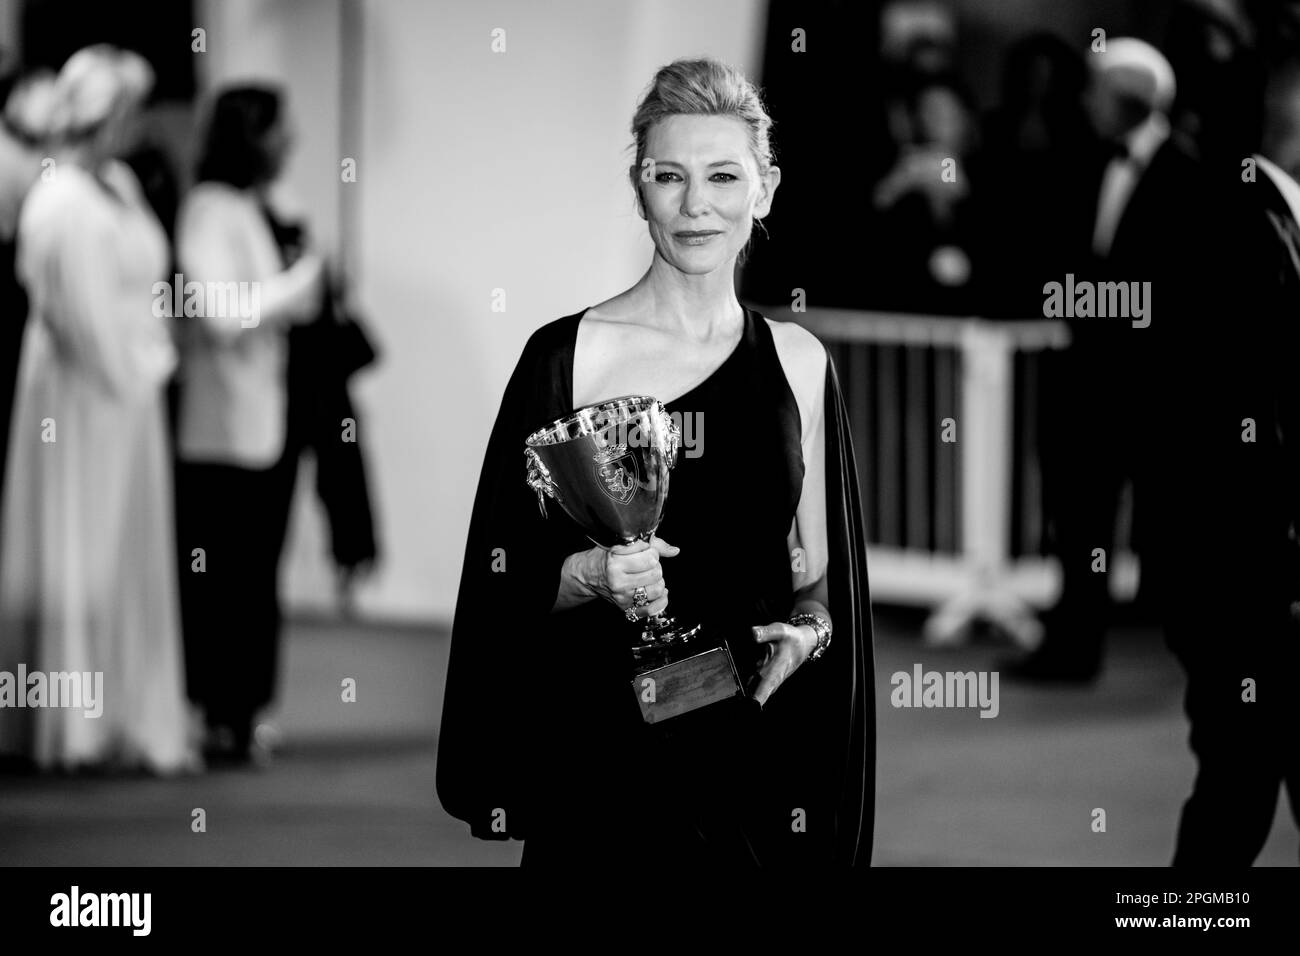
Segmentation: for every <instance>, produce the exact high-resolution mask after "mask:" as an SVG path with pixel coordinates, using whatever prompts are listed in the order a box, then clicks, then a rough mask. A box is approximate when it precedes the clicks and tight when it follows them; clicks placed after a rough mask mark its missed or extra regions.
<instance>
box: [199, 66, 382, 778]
mask: <svg viewBox="0 0 1300 956" xmlns="http://www.w3.org/2000/svg"><path fill="white" fill-rule="evenodd" d="M289 144H290V136H289V131H288V125H287V123H286V120H285V116H284V109H283V107H282V105H281V99H280V96H279V94H278V93H277V92H276V91H275V90H272V89H267V88H264V87H257V86H241V87H233V88H230V89H227V90H225V91H223V92H222V93H221V94H220V95H219V96H218V97H217V98H216V100H215V102H214V103H213V106H212V112H211V115H210V118H209V121H208V124H207V129H206V135H205V137H204V142H203V146H202V149H201V153H200V159H199V166H198V177H197V178H198V184H197V185H196V186H195V187H194V189H193V190H191V191H190V193H189V194H188V195H187V196H186V197H185V200H184V202H183V203H182V206H181V209H180V213H179V215H178V217H177V260H178V262H179V265H180V269H181V272H182V274H183V275H184V277H185V280H186V283H187V284H188V283H190V282H198V283H200V284H201V285H202V286H203V287H206V286H207V284H214V285H215V284H220V285H227V284H229V283H246V284H247V285H246V286H245V287H246V288H248V289H249V290H252V289H254V288H255V289H256V290H257V296H256V297H253V296H251V295H249V296H247V297H245V298H241V300H240V302H241V307H240V308H238V309H236V308H233V307H228V308H226V309H224V310H221V309H217V310H213V313H212V314H210V313H208V311H207V310H206V309H204V310H202V314H199V315H196V316H193V317H190V318H187V319H185V323H186V326H185V333H186V334H185V335H184V337H183V342H184V346H183V349H182V358H181V372H182V376H181V377H182V381H181V389H180V416H179V417H180V422H179V435H178V439H177V454H178V457H179V459H180V463H179V467H178V471H177V474H178V489H177V500H178V505H179V532H180V533H179V536H178V541H179V549H180V561H181V585H182V591H181V594H182V602H181V607H182V611H183V615H184V623H185V647H186V660H187V665H188V666H187V678H188V687H189V694H190V698H191V699H192V700H193V701H194V702H195V703H196V704H198V705H199V706H200V707H202V708H203V711H204V718H205V721H206V723H207V728H208V739H207V746H206V750H207V753H208V755H209V757H210V758H213V759H215V760H218V761H223V762H225V761H230V762H235V763H243V762H247V761H249V760H252V759H262V758H264V757H265V756H266V753H265V748H263V747H262V746H261V745H260V744H259V743H258V742H257V741H255V740H254V735H253V726H254V719H255V717H256V715H257V713H258V711H259V710H261V709H262V708H263V707H265V706H266V705H267V704H269V703H270V701H271V699H272V698H273V696H274V690H275V682H276V671H277V657H278V644H279V634H280V605H279V595H278V583H277V581H278V570H279V564H280V555H281V552H282V551H283V549H284V540H285V532H286V528H287V525H288V520H289V510H290V504H291V502H292V496H293V489H294V479H295V476H296V474H297V462H298V457H299V455H300V454H301V452H302V449H303V447H304V445H306V444H314V445H315V447H316V451H317V455H316V457H317V487H318V489H320V490H321V492H322V497H323V498H324V499H325V503H326V506H327V509H328V511H329V513H330V516H331V525H332V528H333V531H334V553H335V558H336V560H337V561H338V562H339V563H340V564H341V565H342V566H344V567H347V568H355V567H357V566H358V565H362V564H364V563H366V562H368V561H370V560H371V559H373V558H374V553H375V550H374V540H373V536H372V530H371V523H370V506H369V500H368V497H367V495H366V488H365V483H364V478H363V476H362V474H361V466H360V452H359V451H358V447H357V445H356V443H355V442H347V441H344V440H341V439H340V435H341V432H342V425H341V424H340V423H341V422H343V421H344V420H345V419H348V418H352V417H354V413H353V412H352V411H351V408H350V405H349V404H348V401H347V394H346V377H347V375H348V374H350V372H351V371H353V370H354V369H355V364H354V365H352V366H348V367H346V368H344V367H342V365H343V363H342V360H341V359H340V357H339V356H338V355H337V354H334V351H333V346H334V345H335V344H336V342H337V337H336V336H335V335H333V334H332V333H331V329H333V328H336V327H337V326H338V323H337V322H335V321H334V316H333V314H332V313H330V312H329V311H328V309H327V304H328V300H327V297H326V295H325V273H324V266H323V263H322V260H321V259H320V257H319V256H317V255H315V254H314V253H311V252H309V251H306V250H304V249H302V248H301V233H300V231H299V230H297V229H293V228H290V227H286V226H284V225H283V224H281V223H280V222H279V220H278V219H276V217H275V216H274V215H273V213H272V212H271V210H270V205H269V201H268V196H267V193H268V190H269V188H270V186H271V184H272V183H273V182H274V181H275V179H276V177H277V176H278V175H279V173H280V170H281V169H282V167H283V165H284V161H285V158H286V156H287V154H288V147H289ZM227 301H228V302H230V300H227ZM254 304H256V309H252V308H247V307H246V306H252V305H254ZM291 342H297V343H300V344H301V345H302V348H299V349H296V350H295V348H294V347H291ZM295 351H296V354H297V355H298V359H297V360H293V361H291V353H295ZM361 364H364V363H361ZM295 382H297V383H303V384H304V388H295V386H294V383H295ZM304 391H305V392H307V393H308V397H307V398H302V396H301V393H303V392H304ZM295 396H297V397H295ZM308 406H309V407H308ZM322 421H324V422H325V424H323V425H322V424H321V423H322ZM318 425H319V426H320V427H317V426H318ZM325 431H327V432H328V440H325V439H324V438H323V437H322V436H323V434H324V432H325ZM340 474H342V475H344V479H343V480H338V476H339V475H340ZM340 514H346V515H348V517H349V518H350V519H351V523H350V524H349V525H348V528H349V529H351V532H352V533H351V534H350V536H349V540H348V542H347V543H346V545H344V544H342V542H341V534H340V521H339V520H338V518H337V516H338V515H340ZM200 561H201V565H200V563H199V562H200Z"/></svg>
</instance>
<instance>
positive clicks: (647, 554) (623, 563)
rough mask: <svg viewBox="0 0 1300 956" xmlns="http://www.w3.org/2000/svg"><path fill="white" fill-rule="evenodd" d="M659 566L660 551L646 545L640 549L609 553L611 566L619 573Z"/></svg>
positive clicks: (647, 569) (635, 571) (634, 571)
mask: <svg viewBox="0 0 1300 956" xmlns="http://www.w3.org/2000/svg"><path fill="white" fill-rule="evenodd" d="M657 567H659V552H658V551H656V550H654V549H653V548H651V547H650V546H649V545H646V546H645V547H644V548H642V549H641V550H639V551H628V552H616V551H610V553H609V568H610V570H611V571H614V572H617V573H619V574H637V573H639V572H641V571H649V570H651V569H653V568H657Z"/></svg>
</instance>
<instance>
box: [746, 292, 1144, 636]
mask: <svg viewBox="0 0 1300 956" xmlns="http://www.w3.org/2000/svg"><path fill="white" fill-rule="evenodd" d="M763 311H764V312H765V314H767V315H769V316H771V317H772V318H773V319H780V320H785V321H795V322H798V323H799V324H801V325H803V326H804V327H806V328H808V329H809V330H810V331H812V332H813V333H814V334H815V335H817V337H818V338H820V339H821V340H822V341H823V342H825V343H826V344H827V346H828V347H829V349H830V352H831V355H832V357H833V359H834V361H835V363H836V368H837V370H838V371H839V375H840V382H841V385H842V386H843V389H844V393H845V401H846V403H847V404H848V407H849V418H850V421H851V423H852V427H853V443H854V449H855V452H856V456H857V462H858V475H859V480H860V483H861V485H862V493H863V511H864V520H865V521H866V524H867V538H868V543H869V547H868V570H869V573H870V575H871V591H872V597H873V600H878V601H885V602H894V603H901V604H919V605H924V606H931V607H933V608H934V609H935V610H934V612H933V614H931V616H930V618H929V620H928V621H927V623H926V627H925V636H926V639H927V640H928V641H929V642H930V643H932V644H946V643H952V642H955V641H958V640H960V639H962V637H963V636H964V635H965V634H966V633H968V625H969V624H970V623H971V622H972V621H974V620H976V619H982V620H985V621H989V622H992V623H994V624H996V625H998V626H1000V627H1001V628H1002V629H1003V630H1004V631H1005V632H1006V633H1007V634H1008V635H1010V636H1011V638H1012V639H1013V640H1014V641H1015V642H1016V643H1017V644H1019V645H1021V646H1023V647H1026V648H1032V647H1034V646H1036V645H1037V643H1038V641H1039V640H1040V639H1041V625H1040V624H1039V622H1038V618H1037V615H1036V613H1035V610H1034V609H1035V608H1042V607H1045V606H1047V605H1049V604H1050V603H1051V602H1052V601H1053V600H1055V597H1056V595H1057V593H1058V592H1059V589H1060V570H1059V567H1058V563H1057V562H1056V560H1055V559H1053V558H1050V557H1048V556H1046V554H1045V534H1046V527H1045V520H1044V512H1043V495H1042V469H1041V462H1040V457H1039V449H1038V416H1039V413H1040V403H1039V387H1040V381H1041V375H1042V373H1043V365H1044V363H1043V361H1042V359H1043V355H1044V353H1045V352H1046V351H1047V350H1052V349H1061V348H1064V347H1065V346H1066V345H1067V344H1068V342H1069V332H1068V330H1067V328H1066V326H1065V324H1064V323H1061V322H1057V321H1050V320H1044V319H1037V320H1031V321H1016V322H1003V321H997V322H994V321H988V320H983V319H968V318H942V317H933V316H922V315H904V314H886V313H879V312H861V311H852V310H838V309H809V310H808V311H807V312H799V313H795V312H792V311H791V310H790V309H789V308H788V307H785V308H781V307H777V308H769V309H764V310H763ZM1123 523H1125V522H1122V524H1123ZM1115 558H1116V560H1115V561H1114V562H1113V563H1112V570H1113V572H1114V574H1113V576H1112V582H1111V583H1112V593H1113V594H1115V596H1116V597H1121V598H1122V597H1126V596H1131V593H1132V591H1134V590H1135V586H1136V562H1135V560H1134V559H1133V557H1132V556H1131V555H1129V554H1128V553H1127V552H1126V551H1121V552H1120V553H1118V554H1116V556H1115Z"/></svg>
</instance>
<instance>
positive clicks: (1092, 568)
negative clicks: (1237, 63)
mask: <svg viewBox="0 0 1300 956" xmlns="http://www.w3.org/2000/svg"><path fill="white" fill-rule="evenodd" d="M1089 66H1090V72H1091V78H1090V80H1091V81H1090V84H1089V90H1088V94H1087V106H1088V114H1089V118H1090V121H1091V123H1092V125H1093V127H1094V129H1095V131H1096V133H1097V135H1098V136H1099V137H1100V138H1101V139H1102V141H1103V142H1104V143H1106V144H1108V145H1109V151H1110V154H1111V158H1110V159H1109V161H1108V162H1107V163H1106V165H1105V168H1104V170H1103V171H1102V175H1101V177H1100V187H1099V189H1098V190H1097V193H1096V200H1095V209H1096V213H1095V215H1094V217H1093V219H1092V223H1091V233H1092V235H1091V252H1092V254H1091V256H1090V257H1084V258H1082V259H1081V260H1080V261H1079V262H1078V263H1077V264H1076V266H1075V268H1074V269H1073V271H1074V272H1075V274H1076V277H1077V278H1079V279H1088V280H1093V281H1096V282H1120V283H1126V284H1127V283H1135V282H1136V283H1148V282H1149V283H1150V286H1149V288H1150V297H1149V300H1148V301H1147V302H1146V303H1145V308H1146V309H1147V310H1148V311H1147V315H1146V316H1145V318H1144V319H1143V321H1146V320H1149V324H1148V325H1145V327H1135V326H1134V325H1133V323H1132V322H1131V321H1126V320H1125V319H1124V318H1123V317H1107V318H1101V317H1089V318H1076V319H1073V320H1071V321H1070V334H1071V345H1070V347H1069V348H1068V349H1066V350H1065V351H1064V352H1063V353H1061V354H1059V355H1056V356H1053V357H1052V363H1053V367H1052V368H1051V369H1050V370H1049V373H1048V374H1046V375H1045V376H1044V380H1045V395H1044V407H1045V409H1046V413H1045V415H1044V421H1045V425H1046V432H1045V434H1044V435H1043V436H1042V439H1041V440H1042V444H1043V453H1044V459H1045V466H1044V472H1045V474H1044V484H1045V489H1044V490H1045V498H1046V506H1047V511H1048V519H1049V522H1050V525H1051V527H1052V529H1053V550H1054V553H1055V555H1056V557H1057V558H1058V559H1059V560H1060V563H1061V569H1062V576H1063V580H1062V590H1061V596H1060V599H1059V601H1058V602H1057V604H1056V606H1055V607H1053V608H1052V609H1050V610H1049V611H1048V612H1047V614H1046V615H1045V622H1044V623H1045V625H1046V627H1045V634H1044V640H1043V643H1042V645H1041V646H1040V647H1039V648H1038V650H1037V651H1035V652H1034V653H1032V654H1030V655H1028V656H1027V657H1025V658H1022V659H1020V660H1016V661H1011V662H1007V663H1006V664H1004V668H1005V670H1006V671H1007V673H1008V675H1009V676H1011V677H1013V678H1020V679H1024V680H1034V681H1070V682H1087V681H1091V680H1093V679H1094V678H1095V677H1096V676H1097V674H1098V672H1099V670H1100V667H1101V660H1102V647H1103V638H1104V634H1105V627H1106V618H1107V611H1108V609H1109V607H1110V596H1109V575H1110V573H1111V572H1112V571H1113V570H1114V567H1113V561H1114V556H1115V554H1114V552H1115V543H1116V524H1117V516H1118V514H1119V512H1120V502H1121V496H1122V494H1123V490H1124V487H1125V484H1126V483H1131V484H1132V486H1133V488H1134V513H1135V524H1136V525H1138V528H1137V531H1136V532H1135V534H1136V533H1140V530H1141V526H1140V522H1141V511H1142V507H1143V500H1142V499H1143V491H1144V487H1146V486H1147V482H1146V481H1145V479H1144V475H1145V473H1146V472H1148V471H1149V468H1150V466H1151V463H1152V456H1151V454H1150V452H1151V449H1152V445H1151V442H1150V438H1149V435H1148V431H1149V429H1150V428H1151V427H1152V425H1153V424H1154V420H1153V413H1154V409H1155V408H1156V407H1157V406H1158V402H1157V398H1158V397H1159V396H1158V390H1159V388H1160V385H1159V383H1160V381H1161V372H1160V366H1159V356H1160V355H1161V354H1162V351H1163V348H1162V346H1161V343H1162V342H1163V341H1164V340H1166V339H1167V338H1168V336H1169V335H1170V333H1171V332H1172V330H1173V329H1174V328H1175V327H1176V326H1177V325H1178V323H1179V322H1181V321H1184V320H1183V319H1182V318H1180V317H1181V316H1183V315H1184V314H1186V313H1187V312H1188V311H1189V310H1193V309H1195V308H1197V307H1198V304H1197V301H1196V300H1197V294H1196V292H1195V289H1194V286H1195V278H1196V276H1197V274H1198V270H1200V269H1201V268H1203V267H1204V266H1203V263H1204V262H1205V260H1206V258H1207V255H1208V250H1209V249H1211V248H1212V245H1213V222H1214V221H1215V219H1216V217H1217V214H1212V215H1207V210H1206V208H1205V207H1204V205H1203V204H1201V203H1198V202H1196V201H1194V200H1192V199H1191V198H1190V197H1196V196H1200V195H1203V194H1205V192H1206V188H1205V183H1206V175H1205V171H1204V170H1203V168H1202V167H1201V164H1200V163H1199V161H1198V160H1197V158H1196V157H1195V155H1194V154H1193V152H1192V151H1191V148H1190V147H1189V146H1188V145H1187V144H1186V143H1184V142H1183V141H1182V140H1181V139H1180V138H1179V137H1177V136H1176V135H1174V134H1173V133H1172V132H1171V129H1170V124H1169V120H1168V113H1169V110H1170V107H1171V106H1172V104H1173V101H1174V95H1175V89H1176V87H1175V80H1174V73H1173V69H1172V68H1171V67H1170V65H1169V63H1168V61H1167V60H1166V59H1165V58H1164V56H1163V55H1162V54H1161V53H1160V52H1159V51H1158V50H1156V49H1155V48H1154V47H1152V46H1151V45H1150V44H1148V43H1145V42H1143V41H1141V40H1136V39H1132V38H1127V37H1121V38H1115V39H1112V40H1110V41H1108V43H1107V46H1106V49H1105V50H1104V51H1101V52H1093V53H1091V54H1090V55H1089ZM1095 182H1096V180H1095V179H1089V180H1086V184H1087V185H1085V187H1084V188H1089V187H1092V185H1093V184H1094V183H1095ZM1064 278H1065V277H1064V276H1048V277H1045V279H1044V280H1043V281H1051V280H1054V281H1058V282H1060V281H1062V280H1064ZM1098 549H1100V550H1101V553H1100V554H1099V552H1098Z"/></svg>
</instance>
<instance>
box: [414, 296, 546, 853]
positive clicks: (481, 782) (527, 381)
mask: <svg viewBox="0 0 1300 956" xmlns="http://www.w3.org/2000/svg"><path fill="white" fill-rule="evenodd" d="M563 321H564V320H560V322H563ZM559 325H560V323H559V322H556V323H551V324H550V325H548V326H544V327H543V328H542V329H539V330H538V331H537V332H536V333H534V334H533V336H532V338H530V339H529V341H528V344H527V345H526V346H525V347H524V351H523V354H522V355H521V357H520V359H519V362H518V364H517V365H516V367H515V370H514V373H513V374H512V375H511V377H510V381H509V383H508V384H507V386H506V390H505V395H504V397H503V398H502V401H501V407H500V410H499V411H498V413H497V418H496V423H495V425H494V426H493V428H492V434H491V437H490V439H489V440H488V445H487V452H486V454H485V456H484V460H483V469H482V472H481V473H480V475H479V481H478V491H477V493H476V495H475V498H474V509H473V512H472V514H471V517H470V526H469V537H468V540H467V542H466V545H465V558H464V564H463V566H462V571H461V580H460V590H459V593H458V595H457V600H456V612H455V618H454V620H453V623H452V638H451V651H450V657H449V661H448V668H447V683H446V691H445V696H444V698H443V711H442V724H441V729H440V732H439V739H438V769H437V790H438V797H439V799H440V800H441V802H442V805H443V807H444V809H446V810H447V812H448V813H450V814H451V815H452V816H454V817H457V818H459V819H461V820H464V821H465V822H466V823H468V824H469V826H470V832H471V833H473V835H474V836H476V837H479V838H481V839H488V840H504V839H523V838H524V835H525V833H526V830H527V826H528V817H529V809H530V807H529V804H530V797H529V789H530V787H531V785H532V781H533V780H534V779H535V774H534V764H533V761H534V759H535V758H536V756H537V754H538V751H539V749H540V746H539V745H540V744H541V740H540V739H537V738H536V737H535V736H534V730H535V729H536V727H537V725H538V723H539V721H538V717H537V713H536V711H537V703H536V702H537V700H538V697H539V696H540V694H539V689H538V688H537V687H535V686H532V684H533V682H534V681H535V680H536V679H537V677H538V675H539V674H540V673H541V670H540V668H539V664H540V647H541V646H542V645H544V644H545V641H544V635H543V633H542V631H543V630H544V627H545V620H544V618H545V616H546V615H549V612H550V609H551V607H552V605H553V604H554V603H555V596H556V592H557V589H558V587H559V580H560V568H561V566H562V565H563V562H564V558H565V556H566V555H567V554H568V553H569V552H568V551H566V550H565V546H566V545H567V544H569V542H568V541H567V540H566V539H565V538H564V537H563V536H561V535H557V534H556V533H555V531H554V530H553V529H547V528H545V527H544V526H543V525H542V521H543V518H542V516H541V513H540V511H539V509H538V506H537V497H536V495H535V494H534V492H533V491H532V490H531V489H530V488H529V487H528V486H527V484H525V482H524V475H525V466H524V454H523V451H524V441H525V439H526V438H527V437H528V435H529V434H530V433H531V432H532V431H533V430H534V429H536V428H537V427H539V426H540V425H542V424H545V423H546V422H547V421H549V420H552V419H554V418H558V417H559V416H560V415H561V414H563V411H564V409H562V408H559V407H558V406H560V405H562V404H563V403H564V398H563V394H562V393H563V385H564V383H566V382H567V381H568V377H567V374H566V373H565V371H564V368H563V362H562V361H561V359H560V358H559V357H558V355H557V352H558V351H561V350H557V349H555V348H554V347H553V340H554V339H555V336H556V333H557V332H558V331H559ZM569 550H570V551H571V550H572V548H569Z"/></svg>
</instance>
